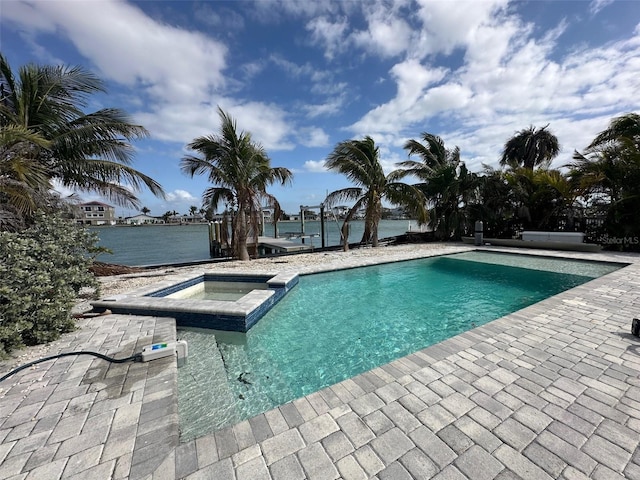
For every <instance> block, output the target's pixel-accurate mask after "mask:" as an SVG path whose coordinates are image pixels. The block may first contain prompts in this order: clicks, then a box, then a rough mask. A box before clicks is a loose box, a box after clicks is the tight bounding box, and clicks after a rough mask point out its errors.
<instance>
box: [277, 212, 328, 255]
mask: <svg viewBox="0 0 640 480" xmlns="http://www.w3.org/2000/svg"><path fill="white" fill-rule="evenodd" d="M315 208H319V209H320V238H321V239H322V243H321V245H322V248H324V247H325V246H326V245H325V234H324V231H325V230H324V203H321V204H320V205H313V206H310V205H300V232H287V233H286V235H288V236H289V238H300V239H301V240H302V243H304V239H305V238H307V237H308V238H313V237H316V236H317V234H315V235H314V234H307V233H305V231H304V212H305V210H309V209H315ZM311 241H312V242H313V240H311Z"/></svg>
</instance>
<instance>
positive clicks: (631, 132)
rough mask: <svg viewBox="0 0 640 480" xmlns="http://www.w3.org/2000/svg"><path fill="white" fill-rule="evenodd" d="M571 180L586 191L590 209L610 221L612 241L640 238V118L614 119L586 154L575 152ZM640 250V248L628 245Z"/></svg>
mask: <svg viewBox="0 0 640 480" xmlns="http://www.w3.org/2000/svg"><path fill="white" fill-rule="evenodd" d="M573 159H574V161H573V163H571V164H570V165H569V167H570V168H571V171H570V176H571V177H572V178H574V179H575V181H576V182H578V183H579V184H580V186H581V188H582V189H583V190H584V192H585V194H584V197H585V199H586V200H587V205H588V206H589V207H590V208H592V209H593V210H595V211H596V212H601V213H603V214H604V216H605V217H606V220H605V223H604V225H603V230H602V231H601V232H597V233H606V234H607V235H609V236H611V237H618V238H638V237H640V221H639V220H638V219H639V218H640V217H638V213H637V205H638V202H639V201H640V115H638V114H635V113H629V114H626V115H622V116H620V117H616V118H614V119H613V120H612V121H611V123H610V124H609V127H608V128H607V129H606V130H604V131H603V132H601V133H600V134H598V135H597V136H596V138H595V139H594V140H593V141H592V142H591V144H590V145H589V146H588V147H587V148H586V149H585V150H584V152H583V153H580V152H577V151H576V152H574V155H573ZM628 247H630V248H634V249H638V246H637V245H636V244H630V245H628Z"/></svg>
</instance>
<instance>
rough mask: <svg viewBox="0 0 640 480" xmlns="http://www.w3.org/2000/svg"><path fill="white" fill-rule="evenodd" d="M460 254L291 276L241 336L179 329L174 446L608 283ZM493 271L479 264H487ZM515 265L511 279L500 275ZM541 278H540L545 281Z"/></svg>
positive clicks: (591, 270) (580, 271)
mask: <svg viewBox="0 0 640 480" xmlns="http://www.w3.org/2000/svg"><path fill="white" fill-rule="evenodd" d="M477 253H478V252H469V253H464V254H459V255H451V256H446V257H435V258H429V259H423V260H414V261H409V262H399V263H394V264H387V265H380V266H371V267H365V268H358V269H351V270H344V271H338V272H330V273H322V274H316V275H308V276H303V277H301V279H300V284H299V285H298V286H297V287H296V288H294V289H293V290H292V291H291V292H290V293H289V294H288V295H287V296H286V297H285V298H284V299H283V300H282V301H281V302H280V303H279V304H278V305H276V306H275V307H274V308H273V309H272V310H271V311H270V312H269V313H268V314H267V315H266V316H265V317H264V318H263V319H262V320H260V322H259V323H258V324H257V325H256V326H255V327H253V328H252V329H251V330H250V331H249V333H247V334H239V333H228V332H212V331H206V330H197V329H180V331H179V337H180V338H182V339H185V340H187V342H188V344H189V364H188V365H187V366H186V367H183V368H181V369H179V370H178V374H179V410H180V419H181V431H182V438H183V439H185V440H187V439H191V438H194V437H196V436H199V435H202V434H205V433H207V432H211V431H214V430H217V429H219V428H222V427H225V426H228V425H232V424H235V423H237V422H239V421H241V420H244V419H247V418H250V417H252V416H254V415H257V414H258V413H261V412H264V411H266V410H268V409H271V408H273V407H275V406H277V405H281V404H283V403H286V402H288V401H291V400H293V399H295V398H299V397H301V396H304V395H307V394H309V393H312V392H314V391H317V390H319V389H321V388H323V387H326V386H328V385H332V384H334V383H336V382H339V381H341V380H344V379H346V378H349V377H352V376H354V375H356V374H358V373H361V372H364V371H366V370H369V369H371V368H374V367H376V366H379V365H382V364H384V363H387V362H389V361H391V360H394V359H396V358H399V357H402V356H404V355H407V354H409V353H412V352H415V351H417V350H420V349H421V348H424V347H426V346H428V345H432V344H434V343H437V342H439V341H442V340H444V339H447V338H449V337H451V336H453V335H456V334H459V333H461V332H464V331H466V330H468V329H471V328H473V327H475V326H478V325H482V324H484V323H486V322H489V321H491V320H494V319H496V318H499V317H501V316H504V315H506V314H508V313H510V312H514V311H516V310H519V309H521V308H524V307H526V306H528V305H531V304H533V303H536V302H538V301H540V300H542V299H544V298H547V297H549V296H551V295H554V294H556V293H559V292H561V291H564V290H567V289H569V288H572V287H574V286H577V285H580V284H582V283H584V282H586V281H588V280H590V279H592V278H595V277H597V276H600V275H603V274H605V273H608V272H610V271H613V270H615V269H617V268H619V267H618V266H611V265H599V264H593V263H585V262H575V261H562V260H553V261H551V262H548V261H547V260H544V262H545V263H544V264H543V265H542V266H540V265H539V264H536V262H538V260H536V259H533V260H532V262H533V263H532V264H531V266H533V267H534V268H538V269H536V270H533V269H528V268H520V267H522V266H524V265H525V263H526V262H527V261H530V260H528V259H526V257H523V256H510V255H496V254H487V253H481V254H479V255H478V254H477ZM492 257H493V260H495V261H498V262H499V263H507V264H505V265H497V264H487V263H486V262H489V261H491V260H492ZM514 257H515V258H517V264H518V265H520V267H516V266H510V265H508V263H509V262H511V263H514V260H513V258H514ZM549 270H550V271H549Z"/></svg>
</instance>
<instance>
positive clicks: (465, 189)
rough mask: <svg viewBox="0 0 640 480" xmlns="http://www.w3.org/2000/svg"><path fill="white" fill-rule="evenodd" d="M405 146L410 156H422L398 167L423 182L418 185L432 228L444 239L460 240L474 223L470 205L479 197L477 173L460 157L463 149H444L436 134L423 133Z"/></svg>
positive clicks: (440, 139)
mask: <svg viewBox="0 0 640 480" xmlns="http://www.w3.org/2000/svg"><path fill="white" fill-rule="evenodd" d="M404 149H405V150H407V152H408V154H409V157H411V156H412V155H417V156H418V157H419V158H420V161H416V160H407V161H404V162H400V163H398V166H399V167H401V168H403V169H404V170H403V175H404V176H406V175H411V176H414V177H416V178H418V179H420V180H421V181H422V183H420V184H418V185H417V187H419V188H420V189H421V190H422V191H423V192H424V194H425V196H426V198H427V200H428V202H429V205H430V215H429V217H430V226H431V228H432V229H433V231H434V232H436V235H438V236H439V237H440V238H442V239H446V240H448V239H450V238H456V239H459V238H460V236H461V235H462V234H463V233H465V232H464V230H465V229H466V228H467V227H468V225H469V224H470V222H471V219H469V218H468V213H469V212H468V209H467V206H468V205H469V204H470V203H473V202H474V200H475V197H476V196H477V186H478V177H477V175H476V174H475V173H471V172H469V171H468V170H467V167H466V165H465V164H464V162H462V161H461V160H460V149H459V148H458V147H455V148H453V149H447V148H445V145H444V141H443V140H442V138H440V137H438V136H437V135H433V134H430V133H427V132H424V133H422V138H421V141H418V140H413V139H412V140H408V141H407V142H406V143H405V145H404Z"/></svg>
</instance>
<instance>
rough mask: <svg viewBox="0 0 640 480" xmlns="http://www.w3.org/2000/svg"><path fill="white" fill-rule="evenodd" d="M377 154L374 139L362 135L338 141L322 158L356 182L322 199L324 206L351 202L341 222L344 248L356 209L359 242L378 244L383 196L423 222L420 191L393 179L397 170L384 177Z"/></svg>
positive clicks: (424, 210)
mask: <svg viewBox="0 0 640 480" xmlns="http://www.w3.org/2000/svg"><path fill="white" fill-rule="evenodd" d="M379 155H380V152H379V149H378V147H377V146H376V144H375V142H374V140H373V139H372V138H371V137H369V136H366V137H365V138H364V139H363V140H347V141H344V142H340V143H338V144H337V145H336V147H335V148H334V149H333V152H331V154H329V156H328V157H327V160H326V161H325V166H326V168H328V169H329V170H334V171H337V172H340V173H342V174H344V175H346V177H347V178H348V179H349V180H351V182H353V183H355V184H356V185H357V186H355V187H348V188H343V189H341V190H336V191H335V192H332V193H330V194H329V195H328V196H327V199H326V200H325V203H326V204H327V205H328V206H332V205H335V204H336V203H338V202H342V201H345V200H351V201H355V203H354V205H353V206H352V207H351V208H350V209H349V211H348V213H347V215H346V217H345V219H344V223H343V234H344V235H343V241H344V248H345V250H347V249H348V248H349V247H348V245H349V242H348V239H347V235H346V230H347V225H348V224H349V221H350V220H351V219H352V218H353V216H354V215H355V214H356V212H357V211H358V210H360V209H364V211H365V214H364V217H365V223H364V233H363V235H362V240H361V242H362V243H368V242H371V244H372V245H373V246H374V247H377V246H378V224H379V223H380V218H381V217H382V201H383V199H386V200H387V201H389V202H390V203H392V204H394V205H401V206H405V207H406V208H407V209H408V210H409V211H410V212H411V213H413V214H415V215H416V217H417V219H418V221H419V222H420V223H424V222H426V219H427V212H426V209H425V201H424V200H425V199H424V195H423V194H422V192H421V191H420V190H419V189H417V188H415V187H414V186H412V185H407V184H406V183H402V182H399V181H397V180H398V178H399V174H398V172H397V171H395V172H391V173H390V174H389V175H387V176H385V174H384V172H383V170H382V165H380V158H379Z"/></svg>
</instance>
